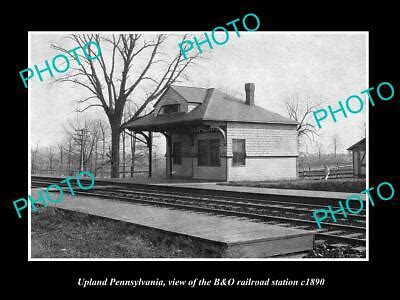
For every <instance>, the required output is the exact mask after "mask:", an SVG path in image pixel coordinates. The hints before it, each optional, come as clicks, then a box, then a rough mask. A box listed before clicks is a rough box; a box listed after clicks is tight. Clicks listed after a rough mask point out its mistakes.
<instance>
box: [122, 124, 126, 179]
mask: <svg viewBox="0 0 400 300" xmlns="http://www.w3.org/2000/svg"><path fill="white" fill-rule="evenodd" d="M125 166H126V160H125V131H123V132H122V177H123V178H125V171H126V169H125Z"/></svg>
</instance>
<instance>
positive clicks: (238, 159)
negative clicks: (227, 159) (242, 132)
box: [232, 139, 246, 166]
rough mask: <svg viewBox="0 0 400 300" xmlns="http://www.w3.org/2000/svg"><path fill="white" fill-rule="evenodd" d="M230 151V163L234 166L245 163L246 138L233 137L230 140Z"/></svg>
mask: <svg viewBox="0 0 400 300" xmlns="http://www.w3.org/2000/svg"><path fill="white" fill-rule="evenodd" d="M232 153H233V159H232V164H233V165H234V166H244V165H246V140H245V139H233V140H232Z"/></svg>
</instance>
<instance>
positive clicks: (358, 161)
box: [347, 138, 366, 177]
mask: <svg viewBox="0 0 400 300" xmlns="http://www.w3.org/2000/svg"><path fill="white" fill-rule="evenodd" d="M365 144H366V141H365V138H363V139H361V140H359V141H358V142H357V143H355V144H354V145H352V146H350V147H349V148H347V150H348V151H351V152H352V155H353V175H354V177H365V170H366V163H365V155H366V152H365V148H366V147H365Z"/></svg>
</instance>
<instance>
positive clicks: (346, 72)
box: [27, 32, 368, 152]
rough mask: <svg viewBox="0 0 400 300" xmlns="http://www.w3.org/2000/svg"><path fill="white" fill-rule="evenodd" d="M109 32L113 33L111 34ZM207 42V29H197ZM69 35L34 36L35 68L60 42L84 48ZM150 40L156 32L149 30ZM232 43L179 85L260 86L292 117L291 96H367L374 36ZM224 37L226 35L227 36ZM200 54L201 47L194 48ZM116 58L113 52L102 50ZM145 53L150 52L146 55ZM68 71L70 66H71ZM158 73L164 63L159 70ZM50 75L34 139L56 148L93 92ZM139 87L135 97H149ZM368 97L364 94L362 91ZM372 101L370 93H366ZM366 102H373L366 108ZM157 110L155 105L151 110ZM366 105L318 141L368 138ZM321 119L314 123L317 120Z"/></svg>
mask: <svg viewBox="0 0 400 300" xmlns="http://www.w3.org/2000/svg"><path fill="white" fill-rule="evenodd" d="M104 34H107V33H104ZM192 34H193V35H195V36H198V38H199V39H200V40H201V39H203V38H204V37H202V34H203V32H196V33H192ZM66 36H68V34H67V33H62V34H60V33H46V34H45V33H31V36H30V39H31V43H30V56H31V57H30V60H29V62H30V65H29V66H27V67H32V66H33V65H34V64H37V65H38V66H39V67H40V66H44V61H45V60H48V61H49V62H50V61H51V60H52V58H53V57H54V56H55V55H57V54H58V53H59V52H58V51H57V50H55V49H52V48H51V47H50V45H51V44H52V43H55V44H57V45H61V46H63V47H64V48H67V49H69V48H70V49H72V48H74V47H75V46H76V45H74V44H73V42H72V41H71V40H69V39H67V38H66ZM144 37H145V38H146V39H147V38H148V39H152V38H154V35H150V34H145V35H144ZM181 37H182V35H180V34H171V35H169V36H168V40H167V43H166V44H165V47H164V48H163V53H164V57H166V58H168V57H172V55H175V54H176V53H177V51H179V49H178V40H179V39H181ZM229 37H230V38H229V40H228V42H227V43H226V44H224V45H222V46H216V45H214V48H213V49H206V46H204V52H203V53H202V54H200V57H201V59H200V60H199V61H198V62H197V64H196V65H195V66H193V67H191V68H190V69H189V70H188V71H187V72H186V74H187V78H186V79H183V80H182V82H181V83H179V85H187V86H195V87H205V88H220V89H221V90H223V91H225V92H228V93H231V94H233V95H234V96H239V97H243V99H244V97H245V92H244V85H245V83H247V82H253V83H255V103H256V105H259V106H261V107H264V108H265V109H268V110H270V111H273V112H277V113H279V114H281V115H284V116H287V112H286V108H285V104H284V103H285V101H286V100H287V99H291V98H293V97H298V99H299V101H300V103H301V104H302V103H303V104H304V103H306V102H309V103H321V107H322V108H326V109H327V106H328V105H331V106H332V107H333V108H336V107H338V104H337V103H338V101H339V100H342V101H343V102H344V101H345V100H346V99H347V98H348V97H349V96H350V95H360V92H361V91H363V90H365V89H366V88H368V86H367V83H366V82H367V79H368V78H367V75H368V74H367V72H366V68H367V59H368V58H367V53H368V49H367V45H368V42H367V34H365V33H362V32H358V33H357V32H352V33H346V32H339V33H316V32H302V33H299V32H297V33H294V32H292V33H290V32H251V33H248V32H241V34H240V37H237V36H236V34H235V32H230V35H229ZM221 40H222V38H221ZM193 51H196V50H193ZM102 53H103V56H105V57H110V54H111V50H110V49H107V48H105V49H102ZM144 57H145V55H144V56H143V58H144ZM143 58H142V59H141V60H140V59H139V61H138V62H137V64H136V65H135V68H134V69H133V70H132V72H131V73H132V74H131V76H132V77H134V76H135V74H136V73H135V72H138V71H140V70H141V68H142V66H143V64H144V62H145V60H143ZM67 72H68V71H67ZM154 72H155V73H154V74H157V72H158V70H157V68H156V69H154ZM43 76H44V81H43V82H40V81H39V80H37V78H33V79H32V80H30V81H29V83H30V86H29V90H30V91H29V102H30V126H31V128H30V138H31V145H36V143H39V145H40V146H48V145H52V144H53V145H55V144H57V143H59V142H61V141H62V139H63V138H64V136H65V131H64V126H65V124H66V122H67V120H68V119H73V118H77V113H76V112H75V108H76V107H77V99H82V98H84V97H85V96H86V95H87V92H86V90H85V89H84V88H81V87H77V86H73V85H70V84H65V83H55V82H54V80H55V78H57V77H58V76H61V75H60V74H57V73H55V76H54V78H50V77H49V76H47V77H46V74H44V75H43ZM142 96H143V91H142V90H140V89H139V90H138V92H137V94H135V95H134V98H135V99H141V98H142ZM360 96H361V95H360ZM362 98H363V99H364V102H365V97H362ZM365 107H366V106H365ZM149 109H151V107H150V108H149ZM366 111H367V110H366V108H364V110H363V111H362V112H361V113H358V114H349V116H348V118H343V117H341V116H339V117H338V118H339V119H338V122H336V123H335V122H333V121H332V119H326V120H325V121H324V122H322V129H321V130H320V131H319V135H320V136H319V137H317V138H316V142H320V143H321V144H323V145H324V149H323V150H324V151H325V152H332V151H333V146H332V137H333V136H334V135H336V136H338V137H339V152H343V151H345V149H346V148H348V147H349V146H351V145H352V144H354V143H355V142H357V141H358V140H359V139H361V138H362V137H364V124H365V116H366ZM85 114H86V115H88V116H89V117H94V118H97V117H105V114H104V111H102V110H101V108H100V109H99V108H94V109H93V110H88V111H87V113H85ZM312 122H313V123H314V120H312ZM306 144H307V146H304V147H306V150H307V151H309V152H314V151H315V147H314V146H315V144H313V143H311V142H307V143H306Z"/></svg>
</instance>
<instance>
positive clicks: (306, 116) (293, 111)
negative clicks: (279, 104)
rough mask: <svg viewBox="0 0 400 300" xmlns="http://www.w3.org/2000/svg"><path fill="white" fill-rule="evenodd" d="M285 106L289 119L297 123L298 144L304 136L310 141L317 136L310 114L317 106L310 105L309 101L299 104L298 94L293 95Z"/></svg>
mask: <svg viewBox="0 0 400 300" xmlns="http://www.w3.org/2000/svg"><path fill="white" fill-rule="evenodd" d="M285 104H286V110H287V112H288V114H289V118H290V119H292V120H294V121H296V122H297V123H298V124H297V136H298V138H299V143H300V140H301V139H302V138H303V137H304V136H307V137H308V138H310V139H311V138H312V139H314V137H315V136H318V132H317V128H316V126H315V125H314V124H313V123H312V113H313V111H314V110H315V109H317V108H318V107H319V104H311V103H310V101H306V103H300V100H299V96H298V94H294V95H293V96H292V97H291V98H290V99H288V100H287V101H286V102H285Z"/></svg>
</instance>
